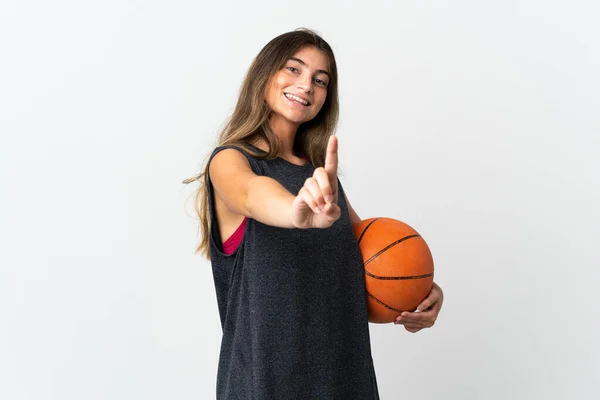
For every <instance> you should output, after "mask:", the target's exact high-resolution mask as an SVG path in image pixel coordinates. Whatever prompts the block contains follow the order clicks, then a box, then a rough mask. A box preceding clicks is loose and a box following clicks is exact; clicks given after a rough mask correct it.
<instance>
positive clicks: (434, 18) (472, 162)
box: [0, 0, 600, 400]
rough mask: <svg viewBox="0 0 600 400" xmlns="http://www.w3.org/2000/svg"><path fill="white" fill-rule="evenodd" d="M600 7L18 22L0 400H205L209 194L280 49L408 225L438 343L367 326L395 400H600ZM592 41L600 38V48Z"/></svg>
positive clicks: (422, 7) (1, 148)
mask: <svg viewBox="0 0 600 400" xmlns="http://www.w3.org/2000/svg"><path fill="white" fill-rule="evenodd" d="M599 11H600V7H599V6H598V5H597V3H596V2H593V1H591V0H590V1H562V2H558V1H542V0H529V1H527V0H520V1H496V2H489V1H486V2H483V1H476V0H455V1H396V2H391V1H390V2H383V1H369V2H368V3H366V4H363V5H358V4H357V5H353V4H351V3H350V2H347V1H344V2H342V1H340V2H333V1H327V2H325V1H303V2H289V3H288V2H284V1H277V2H275V1H239V2H231V1H228V2H210V3H208V2H202V1H200V2H198V1H188V0H170V1H166V0H162V1H145V2H143V1H132V0H118V1H117V0H108V1H103V2H86V1H75V0H72V1H66V0H54V1H49V0H48V1H42V0H36V1H16V0H8V1H3V2H2V6H0V133H1V135H2V136H1V141H0V183H1V185H0V194H1V197H0V398H2V399H6V400H21V399H36V400H37V399H53V400H54V399H56V400H58V399H60V400H82V399H85V400H95V399H110V400H113V399H114V400H117V399H118V400H121V399H123V400H125V399H127V400H130V399H149V400H150V399H178V400H184V399H209V398H214V396H215V380H216V370H217V361H218V351H219V344H220V338H221V328H220V324H219V317H218V311H217V304H216V298H215V291H214V284H213V281H212V274H211V270H210V264H209V263H208V262H207V261H206V260H205V259H203V258H202V257H200V256H199V255H195V254H194V253H193V250H194V248H195V245H196V242H197V240H198V238H197V236H196V235H197V232H196V229H197V225H196V221H195V220H194V213H193V209H192V202H191V200H192V199H191V197H190V196H191V194H192V193H193V191H194V189H195V186H193V185H188V186H185V185H182V184H181V181H182V180H183V179H184V178H187V177H189V176H191V175H193V174H194V173H195V172H196V171H197V170H198V169H199V168H200V166H201V165H202V163H203V161H204V158H205V156H206V155H207V154H208V153H209V152H210V150H211V149H212V147H213V146H214V144H215V140H216V137H217V134H218V131H219V129H220V127H222V125H223V122H224V121H225V119H226V118H227V116H228V115H229V114H230V113H231V111H232V110H233V106H234V104H235V100H236V98H237V91H238V89H239V86H240V84H241V82H242V79H243V76H244V74H245V72H246V70H247V68H248V66H249V65H250V63H251V61H252V59H253V57H254V56H255V55H256V54H257V53H258V52H259V50H260V49H261V48H262V47H263V46H264V45H265V44H266V43H267V42H268V41H269V40H270V39H272V38H273V37H275V36H277V35H279V34H281V33H283V32H286V31H289V30H293V29H295V28H297V27H301V26H303V27H308V28H312V29H315V30H316V31H317V32H319V33H320V34H322V35H323V37H324V38H325V39H326V40H327V41H328V42H329V43H330V44H331V46H332V47H333V49H334V52H335V54H336V57H337V62H338V67H339V75H340V99H341V115H340V123H339V126H338V131H337V133H338V135H339V142H340V162H341V169H342V174H341V176H340V178H341V180H342V182H343V184H344V187H345V189H346V191H347V194H348V197H349V199H350V201H351V202H352V203H353V205H354V207H355V209H356V210H357V212H358V214H359V215H360V216H361V217H362V218H363V219H364V218H368V217H373V216H388V217H393V218H397V219H401V220H403V221H405V222H407V223H409V224H411V225H412V226H414V227H415V228H416V229H417V230H418V231H419V232H420V233H421V234H422V235H423V237H424V238H425V239H426V240H427V242H428V243H429V245H430V247H431V249H432V252H433V254H434V258H435V263H436V264H435V265H436V277H435V280H436V282H438V283H439V284H440V285H441V286H442V288H443V289H444V292H445V296H446V298H445V302H444V307H443V309H442V312H441V314H440V316H439V319H438V321H437V324H436V325H435V326H434V327H433V328H432V329H428V330H424V331H421V332H419V333H417V334H411V333H409V332H407V331H405V330H404V329H403V328H402V327H400V326H395V325H370V327H371V338H372V347H373V358H374V362H375V368H376V372H377V377H378V381H379V389H380V394H381V397H382V399H415V400H416V399H424V400H425V399H431V400H433V399H440V398H444V399H579V400H583V399H597V398H599V396H600V390H599V389H598V386H597V378H598V376H599V375H600V361H599V360H600V351H599V350H598V344H597V343H596V341H597V340H598V338H599V337H600V329H599V326H598V321H597V317H598V315H599V309H598V305H597V303H598V299H597V293H596V291H597V290H598V288H599V277H600V273H599V272H598V267H599V266H600V257H599V255H598V245H597V243H598V240H599V239H600V211H598V210H597V208H598V206H599V205H600V189H599V182H600V161H599V160H598V157H599V154H600V139H599V137H598V133H599V127H600V123H599V122H600V121H599V117H598V110H599V107H600V96H599V94H598V93H599V89H600V85H599V83H600V78H599V77H598V73H599V71H600V46H598V41H597V37H599V35H600V28H599V26H598V23H597V20H598V15H599ZM595 38H596V39H595Z"/></svg>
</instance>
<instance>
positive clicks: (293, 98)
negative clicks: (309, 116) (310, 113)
mask: <svg viewBox="0 0 600 400" xmlns="http://www.w3.org/2000/svg"><path fill="white" fill-rule="evenodd" d="M283 95H284V96H285V98H286V99H288V100H290V101H293V102H296V103H298V104H301V105H303V106H305V107H308V106H310V105H311V103H310V102H309V101H306V100H304V99H302V98H300V97H298V96H295V95H293V94H290V93H285V92H284V93H283Z"/></svg>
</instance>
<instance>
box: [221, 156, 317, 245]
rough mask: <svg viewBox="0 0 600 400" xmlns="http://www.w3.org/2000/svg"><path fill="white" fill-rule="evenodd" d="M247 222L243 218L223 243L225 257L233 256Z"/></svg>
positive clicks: (304, 158) (240, 241) (242, 236)
mask: <svg viewBox="0 0 600 400" xmlns="http://www.w3.org/2000/svg"><path fill="white" fill-rule="evenodd" d="M300 157H301V158H302V159H303V160H306V157H305V156H304V155H303V154H301V155H300ZM247 220H248V218H247V217H244V220H243V221H242V223H241V224H240V226H238V227H237V229H236V230H235V232H233V234H232V235H231V236H229V238H228V239H227V240H226V241H225V242H223V253H225V254H227V255H230V254H233V252H234V251H235V250H236V249H237V248H238V246H239V245H240V243H242V239H243V238H244V231H245V229H246V221H247Z"/></svg>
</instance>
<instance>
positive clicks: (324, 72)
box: [290, 57, 331, 80]
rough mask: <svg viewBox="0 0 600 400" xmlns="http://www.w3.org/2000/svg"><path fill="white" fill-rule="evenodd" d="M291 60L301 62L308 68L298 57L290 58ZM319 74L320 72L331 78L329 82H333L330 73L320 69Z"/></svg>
mask: <svg viewBox="0 0 600 400" xmlns="http://www.w3.org/2000/svg"><path fill="white" fill-rule="evenodd" d="M290 60H294V61H296V62H299V63H300V64H302V65H304V66H305V67H306V63H305V62H304V61H302V60H301V59H299V58H296V57H290ZM317 72H320V73H322V74H325V75H327V77H328V78H329V80H331V75H330V74H329V72H327V71H325V70H324V69H318V70H317Z"/></svg>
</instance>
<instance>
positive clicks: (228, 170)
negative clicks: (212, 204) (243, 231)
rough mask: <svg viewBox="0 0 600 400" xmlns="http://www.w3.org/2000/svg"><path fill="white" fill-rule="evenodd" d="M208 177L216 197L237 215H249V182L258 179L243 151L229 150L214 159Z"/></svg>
mask: <svg viewBox="0 0 600 400" xmlns="http://www.w3.org/2000/svg"><path fill="white" fill-rule="evenodd" d="M208 175H209V177H210V181H211V182H212V184H213V187H214V189H215V193H216V195H217V196H218V197H219V198H220V199H221V200H222V201H223V203H224V204H225V205H226V206H227V208H228V209H229V210H230V211H232V212H234V213H237V214H244V215H246V214H247V210H246V207H245V206H246V198H247V197H248V182H249V181H250V179H252V178H254V177H256V174H255V173H254V171H252V168H251V167H250V163H249V162H248V160H247V159H246V157H245V156H244V155H243V154H242V153H241V150H237V149H234V148H228V149H224V150H221V151H219V152H218V153H217V154H215V156H214V157H213V158H212V160H211V162H210V165H209V167H208Z"/></svg>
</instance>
